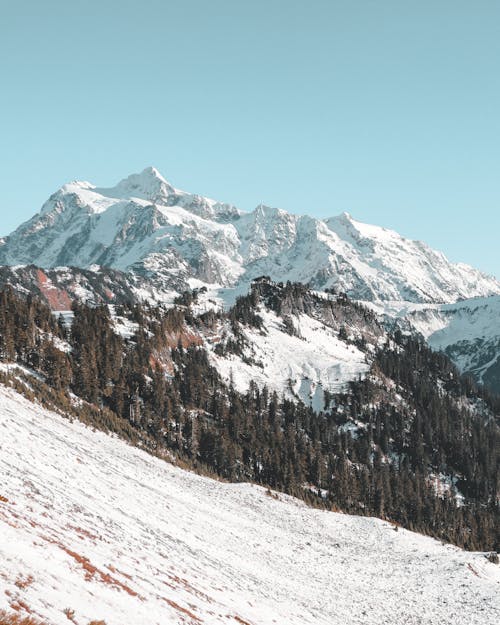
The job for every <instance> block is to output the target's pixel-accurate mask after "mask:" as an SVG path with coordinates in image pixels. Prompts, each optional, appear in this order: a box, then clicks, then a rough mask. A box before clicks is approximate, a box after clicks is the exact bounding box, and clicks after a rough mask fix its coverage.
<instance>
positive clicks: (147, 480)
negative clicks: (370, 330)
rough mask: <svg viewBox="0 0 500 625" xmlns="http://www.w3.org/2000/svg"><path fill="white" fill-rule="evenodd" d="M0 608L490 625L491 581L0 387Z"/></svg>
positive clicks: (420, 544) (43, 613) (264, 620)
mask: <svg viewBox="0 0 500 625" xmlns="http://www.w3.org/2000/svg"><path fill="white" fill-rule="evenodd" d="M0 431H1V436H0V449H1V454H0V472H1V474H2V484H1V486H0V609H2V608H4V609H7V610H17V611H18V613H19V614H21V615H22V614H25V613H27V612H28V610H29V612H30V613H31V616H33V617H39V618H43V619H45V620H46V621H47V622H48V623H50V624H51V625H65V624H66V623H68V618H69V617H71V620H73V622H75V623H78V624H86V623H88V622H89V621H91V620H95V621H100V620H101V619H102V620H104V621H105V622H106V624H107V625H124V624H125V623H132V622H133V623H134V625H160V624H163V623H167V622H168V623H172V624H179V625H180V624H184V625H186V624H189V623H198V624H199V623H206V624H207V625H208V624H213V625H215V624H217V625H219V624H220V623H235V624H237V623H240V624H241V623H246V624H248V625H266V624H269V625H270V624H272V623H287V625H295V624H297V625H307V624H314V625H321V624H324V625H332V624H339V625H340V624H343V623H358V624H359V625H363V624H366V625H372V624H373V625H374V624H377V625H378V624H379V623H419V624H420V625H431V624H436V625H437V624H439V625H447V624H449V625H461V624H463V625H493V623H496V622H497V616H498V611H499V610H500V603H499V596H500V595H499V593H498V590H499V584H500V569H499V567H498V566H496V565H495V564H492V563H490V562H488V561H487V559H486V558H485V557H484V556H483V555H482V554H474V553H467V552H463V551H461V550H460V549H458V548H456V547H452V546H450V545H442V544H441V543H440V542H438V541H435V540H433V539H430V538H426V537H424V536H420V535H417V534H413V533H411V532H409V531H406V530H402V529H400V530H399V531H398V532H395V531H393V529H392V527H391V526H390V524H388V523H386V522H383V521H379V520H376V519H371V518H361V517H353V516H348V515H343V514H337V513H333V512H324V511H320V510H315V509H312V508H308V507H307V506H305V505H304V504H302V503H301V502H299V501H297V500H294V499H292V498H291V497H288V496H286V495H281V494H280V495H276V496H270V495H269V494H266V491H265V489H263V488H261V487H258V486H252V485H250V484H225V483H221V482H217V481H212V480H210V479H208V478H204V477H199V476H196V475H194V474H192V473H188V472H186V471H183V470H181V469H179V468H176V467H174V466H172V465H170V464H168V463H167V462H164V461H162V460H159V459H157V458H154V457H152V456H149V455H148V454H146V453H145V452H142V451H140V450H138V449H136V448H133V447H131V446H129V445H127V444H126V443H124V442H123V441H120V440H118V439H116V438H115V437H113V436H108V435H105V434H102V433H99V432H95V431H92V430H91V429H90V428H87V427H85V426H83V425H82V424H81V423H78V422H74V423H72V422H70V421H69V420H65V419H64V418H63V417H61V416H60V415H57V414H54V413H51V412H48V411H47V410H45V409H43V408H41V407H39V406H37V405H34V404H31V403H30V402H28V401H27V400H26V399H25V398H23V397H21V396H20V395H18V394H16V393H15V392H14V391H12V390H10V389H7V388H5V387H3V386H1V387H0Z"/></svg>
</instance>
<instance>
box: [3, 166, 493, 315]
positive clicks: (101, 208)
mask: <svg viewBox="0 0 500 625" xmlns="http://www.w3.org/2000/svg"><path fill="white" fill-rule="evenodd" d="M0 264H5V265H19V264H22V265H24V264H35V265H38V266H40V267H42V268H50V267H57V266H61V265H74V266H77V267H81V268H89V267H91V266H93V265H96V264H97V265H103V266H106V267H111V268H114V269H119V270H123V271H127V272H132V273H134V274H137V275H141V276H146V277H147V278H148V279H149V280H150V281H151V282H152V284H153V286H154V287H155V288H157V289H160V290H167V291H171V290H175V291H177V292H180V291H182V290H185V289H186V288H189V287H192V286H201V285H203V284H204V285H209V286H212V287H213V288H216V289H217V288H225V289H228V290H226V291H225V297H226V299H229V300H230V301H231V300H234V291H235V290H236V292H241V291H244V290H246V288H247V287H248V285H249V283H250V281H251V280H252V279H253V278H255V277H257V276H259V275H269V276H270V277H271V278H273V279H275V280H283V281H287V280H290V281H298V282H303V283H311V285H312V286H314V287H316V288H325V287H329V288H330V287H335V288H336V289H337V290H340V291H343V292H346V293H347V294H348V295H350V296H351V297H352V298H354V299H363V300H404V301H412V302H439V303H451V302H455V301H457V300H458V299H460V298H471V297H476V296H487V295H492V294H500V283H499V282H498V281H497V280H495V279H494V278H491V277H488V276H485V275H484V274H481V273H480V272H478V271H477V270H475V269H473V268H471V267H468V266H466V265H463V264H452V263H450V262H449V261H448V260H447V259H446V258H445V257H444V256H443V255H442V254H441V253H439V252H435V251H433V250H431V249H430V248H429V247H428V246H426V245H425V244H423V243H421V242H415V241H409V240H407V239H404V238H403V237H401V236H400V235H398V234H397V233H395V232H392V231H390V230H385V229H383V228H378V227H376V226H368V225H366V224H362V223H360V222H358V221H356V220H354V219H353V218H352V217H350V216H349V215H348V214H346V213H344V214H343V215H340V216H339V217H335V218H332V219H326V220H320V219H313V218H311V217H307V216H297V215H291V214H289V213H287V212H286V211H284V210H280V209H275V208H269V207H266V206H262V205H261V206H259V207H257V208H256V209H255V210H254V211H253V212H251V213H244V212H243V211H240V210H238V209H237V208H235V207H234V206H231V205H228V204H223V203H220V202H216V201H214V200H209V199H207V198H204V197H201V196H199V195H192V194H189V193H186V192H183V191H179V190H177V189H175V188H174V187H173V186H172V185H170V184H169V183H168V182H167V181H166V180H165V179H164V178H163V177H162V176H161V175H160V174H159V172H158V171H157V170H155V169H154V168H147V169H145V170H144V171H143V172H141V173H140V174H133V175H131V176H129V177H128V178H126V179H125V180H122V181H121V182H120V183H118V184H117V185H116V186H115V187H112V188H106V189H104V188H98V187H95V186H93V185H91V184H90V183H88V182H74V183H70V184H68V185H65V186H63V187H62V188H61V189H60V190H59V191H57V192H56V193H55V194H54V195H52V196H51V197H50V199H49V200H48V201H47V202H46V203H45V204H44V206H43V207H42V210H41V212H40V213H39V214H37V215H35V216H34V217H33V218H32V219H31V220H29V221H28V222H26V223H25V224H23V225H22V226H20V227H19V228H18V229H17V230H16V231H15V232H14V233H12V234H11V235H10V236H9V237H7V238H6V239H4V240H3V241H1V242H0Z"/></svg>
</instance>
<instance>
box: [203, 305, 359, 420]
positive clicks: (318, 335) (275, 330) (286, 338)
mask: <svg viewBox="0 0 500 625" xmlns="http://www.w3.org/2000/svg"><path fill="white" fill-rule="evenodd" d="M259 315H260V316H261V317H262V320H263V330H262V331H260V330H257V329H256V328H245V329H244V330H243V334H244V335H245V337H246V340H247V343H248V345H249V347H248V348H247V349H246V350H245V352H244V358H241V357H239V356H236V355H227V356H225V357H221V356H217V355H216V354H214V353H213V352H212V353H211V357H212V362H213V363H214V365H215V367H216V368H217V369H218V371H219V373H220V374H221V375H222V377H223V378H224V379H225V380H227V381H228V380H230V379H232V380H233V383H234V386H235V388H236V389H237V390H238V391H241V392H245V391H246V390H248V387H249V384H250V381H251V380H253V381H254V382H256V384H257V385H258V386H259V387H261V388H262V387H264V386H267V388H268V389H269V390H271V391H276V392H277V393H278V394H280V395H281V394H282V393H284V394H285V395H291V396H292V397H297V398H299V399H301V400H302V401H303V402H304V403H305V404H306V405H311V406H312V407H313V408H314V409H315V410H316V411H321V410H324V409H325V405H324V391H325V390H328V391H330V392H331V393H334V392H342V391H345V390H346V386H347V383H348V382H350V381H352V380H356V379H358V377H364V375H365V374H366V372H367V371H368V370H369V368H370V364H369V363H368V362H367V361H366V357H365V354H364V353H363V352H362V351H360V350H359V349H358V348H357V347H355V346H354V345H349V344H347V343H346V342H345V341H342V340H340V339H339V338H338V332H336V331H335V330H334V329H332V328H330V327H328V326H327V325H325V324H324V323H321V322H320V321H318V320H316V319H313V318H311V317H309V316H308V315H305V314H301V315H296V316H294V317H293V318H292V320H293V324H294V328H295V331H296V332H297V334H298V336H291V335H290V334H287V333H286V332H285V331H284V330H283V320H282V319H281V318H280V317H278V316H277V315H276V314H275V313H274V312H273V311H270V310H267V309H264V308H262V309H261V310H259ZM208 346H209V347H210V344H209V345H208ZM245 359H246V361H245Z"/></svg>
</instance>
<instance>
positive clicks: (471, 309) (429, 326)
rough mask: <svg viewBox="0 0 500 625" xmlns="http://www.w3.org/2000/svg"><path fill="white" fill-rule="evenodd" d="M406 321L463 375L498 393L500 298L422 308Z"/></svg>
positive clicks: (409, 315) (499, 388)
mask: <svg viewBox="0 0 500 625" xmlns="http://www.w3.org/2000/svg"><path fill="white" fill-rule="evenodd" d="M406 320H407V321H408V322H409V323H410V324H411V326H412V327H413V328H415V329H416V330H417V331H418V332H420V333H421V334H422V336H424V338H425V339H426V340H427V342H428V343H429V345H430V346H431V347H432V348H433V349H436V350H441V351H444V352H445V353H446V354H447V355H448V356H449V357H450V358H451V359H452V360H453V362H454V363H455V364H456V365H457V367H458V368H459V369H460V370H461V371H462V372H466V373H469V374H471V375H472V376H473V377H474V378H475V379H476V380H477V381H478V382H479V383H480V384H484V385H485V386H488V387H490V388H491V389H493V390H494V391H496V392H497V393H499V394H500V325H499V322H500V297H498V296H492V297H488V298H475V299H471V300H465V301H463V302H457V303H456V304H448V305H443V306H435V307H431V308H427V307H424V308H422V309H420V310H414V311H412V312H411V313H409V314H408V315H407V316H406Z"/></svg>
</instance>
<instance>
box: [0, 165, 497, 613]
mask: <svg viewBox="0 0 500 625" xmlns="http://www.w3.org/2000/svg"><path fill="white" fill-rule="evenodd" d="M0 265H1V266H0V475H1V480H2V481H1V483H0V623H2V624H3V622H4V621H5V622H6V623H12V624H13V625H16V624H20V625H24V624H25V625H38V624H40V623H44V624H47V625H64V623H67V622H68V620H69V621H71V622H73V623H74V624H75V625H87V624H89V625H92V624H93V625H98V624H101V625H102V624H103V623H105V624H106V625H129V624H130V625H160V623H162V624H163V623H179V624H199V623H214V624H215V623H226V622H227V623H240V624H246V625H265V624H266V625H267V624H268V623H269V624H271V623H290V624H291V625H293V624H295V623H297V624H301V625H302V624H306V623H307V624H318V625H320V624H321V625H322V624H325V625H326V624H327V623H328V624H338V625H341V624H344V623H346V624H350V623H352V624H363V625H374V624H375V623H377V624H378V623H387V624H388V625H389V624H390V625H396V624H398V625H399V624H402V623H407V624H408V625H410V624H412V625H417V624H418V625H431V624H435V625H438V624H439V625H442V624H450V625H451V624H453V625H457V624H463V625H469V624H477V625H483V624H484V625H492V624H493V623H497V622H498V615H499V611H500V604H499V602H498V597H499V596H500V593H499V592H498V591H499V588H500V586H499V584H500V567H499V566H498V556H497V554H496V552H497V551H498V550H500V532H499V496H500V477H499V447H500V399H499V396H498V393H500V324H499V323H498V321H499V315H500V282H499V281H498V280H497V279H495V278H493V277H491V276H487V275H484V274H483V273H481V272H479V271H477V270H476V269H474V268H472V267H469V266H467V265H464V264H453V263H451V262H449V261H448V260H447V259H446V257H445V256H444V255H443V254H442V253H440V252H437V251H434V250H432V249H431V248H429V247H428V246H427V245H425V244H424V243H422V242H416V241H410V240H408V239H405V238H403V237H402V236H400V235H399V234H397V233H396V232H393V231H390V230H386V229H384V228H380V227H377V226H372V225H366V224H363V223H360V222H358V221H356V220H355V219H354V218H353V217H351V216H350V215H349V214H347V213H344V214H342V215H340V216H337V217H332V218H329V219H314V218H312V217H308V216H297V215H292V214H290V213H287V212H286V211H284V210H281V209H276V208H270V207H267V206H264V205H260V206H258V207H257V208H256V209H255V210H254V211H253V212H244V211H242V210H240V209H238V208H237V207H235V206H233V205H231V204H227V203H222V202H218V201H215V200H211V199H208V198H205V197H202V196H199V195H193V194H190V193H187V192H184V191H180V190H178V189H176V188H174V187H173V186H172V185H171V184H170V183H169V182H167V181H166V180H165V179H164V178H163V177H162V176H161V174H160V173H159V172H158V171H157V170H156V169H154V168H147V169H145V170H144V171H143V172H141V173H139V174H133V175H131V176H129V177H128V178H125V179H124V180H122V181H121V182H119V183H118V184H117V185H116V186H114V187H111V188H101V187H96V186H94V185H92V184H91V183H89V182H72V183H69V184H67V185H64V186H63V187H62V188H61V189H59V190H58V191H57V192H56V193H54V194H53V195H52V196H51V197H50V198H49V199H48V200H47V202H46V203H45V204H44V205H43V207H42V209H41V211H40V212H39V213H37V214H36V215H34V217H33V218H32V219H30V220H29V221H28V222H26V223H24V224H23V225H21V226H20V227H19V228H18V229H17V230H16V231H15V232H13V233H12V234H11V235H9V236H7V237H5V238H4V239H2V240H0ZM373 517H377V518H373ZM417 532H418V533H417ZM2 610H4V612H3V613H2ZM2 618H4V621H2ZM9 619H10V620H9ZM23 619H24V620H23ZM102 619H105V620H102Z"/></svg>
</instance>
